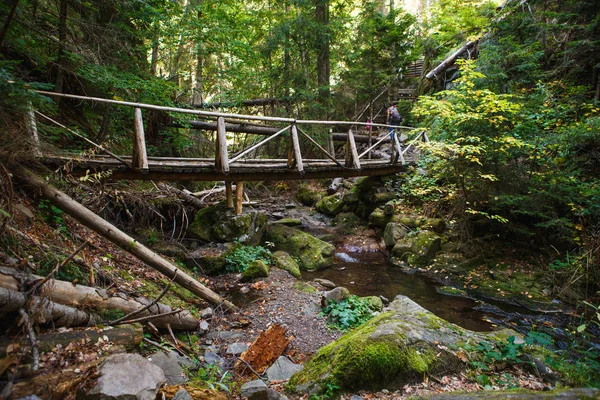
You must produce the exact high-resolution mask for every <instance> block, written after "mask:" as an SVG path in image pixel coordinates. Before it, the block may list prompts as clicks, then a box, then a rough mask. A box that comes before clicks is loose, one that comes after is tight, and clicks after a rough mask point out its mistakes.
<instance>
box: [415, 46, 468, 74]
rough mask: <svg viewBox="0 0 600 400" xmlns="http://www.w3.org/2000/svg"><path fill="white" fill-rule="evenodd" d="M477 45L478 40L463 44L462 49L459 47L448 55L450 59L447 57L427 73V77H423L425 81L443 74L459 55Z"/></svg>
mask: <svg viewBox="0 0 600 400" xmlns="http://www.w3.org/2000/svg"><path fill="white" fill-rule="evenodd" d="M477 43H479V41H478V40H474V41H469V42H467V43H465V45H464V46H463V47H461V48H460V49H458V50H457V51H456V52H454V53H453V54H452V55H450V57H448V58H446V59H445V60H444V61H442V63H441V64H440V65H438V66H437V67H435V68H434V69H432V70H431V71H429V72H428V73H427V75H425V77H426V78H427V79H432V78H434V77H436V76H438V75H439V74H441V73H442V72H444V71H445V70H447V69H448V67H450V66H451V65H453V64H454V62H455V61H456V59H457V58H458V57H459V56H460V55H461V54H463V53H464V52H465V51H467V50H470V49H472V48H473V47H475V46H477Z"/></svg>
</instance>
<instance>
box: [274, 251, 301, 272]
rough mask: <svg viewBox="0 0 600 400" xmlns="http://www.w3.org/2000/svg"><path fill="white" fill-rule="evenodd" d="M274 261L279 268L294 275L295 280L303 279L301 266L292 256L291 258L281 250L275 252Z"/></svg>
mask: <svg viewBox="0 0 600 400" xmlns="http://www.w3.org/2000/svg"><path fill="white" fill-rule="evenodd" d="M272 259H273V263H274V264H275V266H276V267H277V268H279V269H282V270H284V271H287V272H289V273H290V275H292V276H293V277H295V278H302V274H301V273H300V266H299V265H298V263H297V262H296V260H294V259H293V258H292V256H290V255H289V254H288V253H286V252H285V251H281V250H279V251H276V252H274V253H273V256H272Z"/></svg>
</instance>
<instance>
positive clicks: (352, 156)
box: [346, 129, 360, 170]
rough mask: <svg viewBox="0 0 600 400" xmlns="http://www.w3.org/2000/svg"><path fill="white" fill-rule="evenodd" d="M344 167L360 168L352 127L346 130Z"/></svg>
mask: <svg viewBox="0 0 600 400" xmlns="http://www.w3.org/2000/svg"><path fill="white" fill-rule="evenodd" d="M346 167H353V168H354V169H357V170H360V160H359V159H358V150H356V142H355V141H354V134H353V133H352V129H350V130H349V131H348V140H347V141H346Z"/></svg>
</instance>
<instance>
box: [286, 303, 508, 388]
mask: <svg viewBox="0 0 600 400" xmlns="http://www.w3.org/2000/svg"><path fill="white" fill-rule="evenodd" d="M493 335H497V332H496V333H492V334H490V335H489V337H488V335H486V334H482V333H476V332H471V331H468V330H466V329H463V328H461V327H459V326H457V325H454V324H451V323H449V322H447V321H445V320H443V319H441V318H439V317H437V316H436V315H434V314H433V313H431V312H429V311H427V310H426V309H424V308H423V307H421V306H420V305H418V304H417V303H415V302H414V301H412V300H410V299H409V298H408V297H405V296H398V297H396V299H395V300H394V301H393V302H392V303H391V304H390V306H389V311H386V312H384V313H382V314H380V315H378V316H376V317H374V318H373V319H371V320H370V321H369V322H367V323H365V324H364V325H362V326H360V327H358V328H357V329H356V330H354V331H352V332H350V333H348V334H346V335H344V336H342V337H341V338H339V339H338V340H336V341H335V342H332V343H330V344H328V345H327V346H325V347H322V348H321V349H320V350H319V351H318V352H317V354H316V355H315V356H314V357H313V358H312V359H311V360H310V361H308V362H307V363H306V364H305V365H304V369H303V370H302V371H300V372H298V373H296V374H295V375H293V376H292V378H291V379H290V381H289V384H288V390H290V391H291V392H294V393H309V394H313V393H322V392H324V391H325V390H326V388H327V387H328V386H329V387H331V385H335V386H338V387H340V388H342V389H343V390H351V391H357V390H363V389H365V390H378V389H382V388H386V389H388V390H393V389H397V388H400V387H401V386H402V385H404V384H406V383H408V382H414V381H418V380H420V379H422V378H423V376H424V375H425V374H427V373H431V374H435V373H438V372H440V373H448V372H449V371H453V370H454V371H456V370H458V369H460V367H461V366H462V362H461V361H460V360H459V358H458V357H456V355H454V353H452V352H451V351H450V350H448V348H449V346H450V347H451V346H456V345H458V344H461V343H465V342H466V341H467V340H468V339H470V338H473V339H474V340H487V341H491V340H493V338H494V337H495V336H493Z"/></svg>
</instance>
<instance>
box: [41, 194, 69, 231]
mask: <svg viewBox="0 0 600 400" xmlns="http://www.w3.org/2000/svg"><path fill="white" fill-rule="evenodd" d="M38 209H39V210H40V211H41V214H42V216H43V218H44V220H45V221H46V222H47V223H48V224H50V225H51V226H52V227H54V228H56V229H57V230H58V231H59V232H61V233H63V234H66V233H68V230H67V227H66V225H65V222H64V220H63V214H64V212H63V210H61V209H60V208H58V207H55V206H54V205H52V204H50V201H48V200H40V202H39V203H38Z"/></svg>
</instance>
